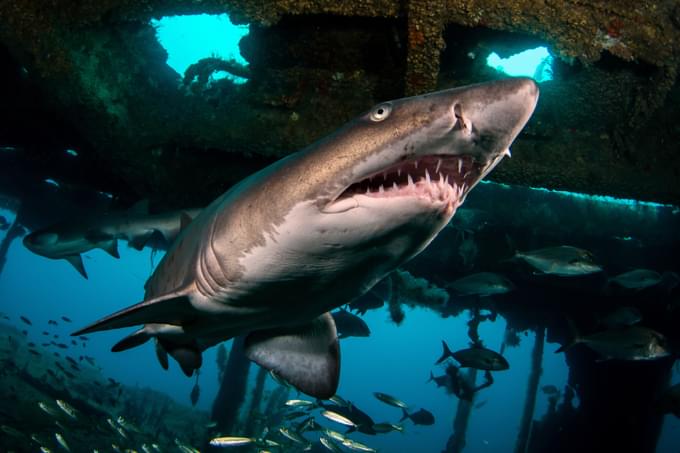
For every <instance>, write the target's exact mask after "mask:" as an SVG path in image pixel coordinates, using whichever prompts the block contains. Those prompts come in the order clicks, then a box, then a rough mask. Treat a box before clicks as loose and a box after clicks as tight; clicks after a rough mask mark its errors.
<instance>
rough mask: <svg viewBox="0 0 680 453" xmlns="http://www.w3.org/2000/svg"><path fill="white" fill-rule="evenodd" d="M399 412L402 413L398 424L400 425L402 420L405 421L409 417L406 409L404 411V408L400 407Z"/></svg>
mask: <svg viewBox="0 0 680 453" xmlns="http://www.w3.org/2000/svg"><path fill="white" fill-rule="evenodd" d="M401 411H402V412H403V413H404V415H402V416H401V418H400V419H399V423H401V422H403V421H404V420H406V419H407V418H409V415H408V412H406V409H404V408H403V407H402V408H401Z"/></svg>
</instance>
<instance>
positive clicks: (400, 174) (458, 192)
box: [339, 155, 489, 212]
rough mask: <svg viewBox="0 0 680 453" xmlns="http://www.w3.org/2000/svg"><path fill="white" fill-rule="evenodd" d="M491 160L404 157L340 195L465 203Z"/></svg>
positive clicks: (464, 156) (456, 157) (452, 156)
mask: <svg viewBox="0 0 680 453" xmlns="http://www.w3.org/2000/svg"><path fill="white" fill-rule="evenodd" d="M488 167H489V165H488V162H479V161H477V160H476V159H475V158H474V157H472V156H469V155H450V156H446V155H430V156H420V157H418V158H417V160H416V159H414V160H410V159H409V160H403V161H399V162H397V163H395V164H393V165H392V166H390V167H387V168H383V169H381V170H380V171H378V172H376V173H373V174H372V175H369V176H366V177H365V178H364V179H362V180H360V181H357V182H356V183H354V184H352V185H351V186H350V187H348V188H347V189H346V190H345V192H344V193H343V194H342V195H341V196H340V197H339V198H343V197H346V196H350V197H351V196H353V195H358V194H361V195H365V196H370V197H374V198H376V197H379V198H390V197H399V196H415V197H418V198H422V199H426V200H427V199H429V200H431V201H433V202H438V203H439V202H443V203H445V204H446V206H447V212H448V210H449V208H450V207H451V208H453V207H457V206H459V205H460V203H462V200H463V199H464V197H465V195H466V194H467V192H468V191H469V190H470V188H471V187H472V186H474V185H475V184H476V183H477V180H478V179H479V178H480V177H481V176H483V175H484V172H485V169H486V168H488Z"/></svg>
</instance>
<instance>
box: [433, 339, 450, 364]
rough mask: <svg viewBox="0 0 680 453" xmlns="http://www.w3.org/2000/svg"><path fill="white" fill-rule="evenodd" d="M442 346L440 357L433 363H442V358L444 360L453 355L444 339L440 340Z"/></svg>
mask: <svg viewBox="0 0 680 453" xmlns="http://www.w3.org/2000/svg"><path fill="white" fill-rule="evenodd" d="M442 348H443V349H444V350H443V351H442V355H441V357H439V359H438V360H437V361H436V362H435V365H438V364H440V363H442V362H443V361H444V360H446V359H447V358H449V357H453V352H451V350H450V349H449V345H447V344H446V341H444V340H442Z"/></svg>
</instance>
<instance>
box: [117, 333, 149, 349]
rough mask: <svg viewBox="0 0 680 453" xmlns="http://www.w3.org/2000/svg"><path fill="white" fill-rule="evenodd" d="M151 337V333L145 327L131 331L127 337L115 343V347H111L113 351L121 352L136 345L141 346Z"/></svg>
mask: <svg viewBox="0 0 680 453" xmlns="http://www.w3.org/2000/svg"><path fill="white" fill-rule="evenodd" d="M149 338H150V337H149V335H148V334H147V333H146V331H145V330H144V329H143V328H142V329H139V330H137V331H135V332H133V333H131V334H130V335H128V336H127V337H125V338H123V339H122V340H120V341H119V342H118V343H116V344H114V345H113V347H112V348H111V351H113V352H120V351H125V350H127V349H130V348H134V347H136V346H140V345H142V344H144V343H146V342H147V341H149Z"/></svg>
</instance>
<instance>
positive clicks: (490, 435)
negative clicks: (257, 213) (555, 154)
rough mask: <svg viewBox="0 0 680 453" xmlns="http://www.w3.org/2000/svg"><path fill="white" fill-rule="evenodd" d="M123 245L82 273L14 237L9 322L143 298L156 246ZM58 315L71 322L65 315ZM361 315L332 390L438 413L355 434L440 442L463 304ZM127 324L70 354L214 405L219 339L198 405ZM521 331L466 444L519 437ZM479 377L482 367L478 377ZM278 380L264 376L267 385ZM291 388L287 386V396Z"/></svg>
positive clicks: (488, 334)
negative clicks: (399, 427)
mask: <svg viewBox="0 0 680 453" xmlns="http://www.w3.org/2000/svg"><path fill="white" fill-rule="evenodd" d="M0 214H2V215H5V217H6V218H8V220H10V222H11V221H12V219H13V217H12V216H13V213H11V212H9V211H3V212H2V213H0ZM1 238H2V233H0V239H1ZM123 244H124V243H123ZM427 253H428V252H427V251H426V252H425V254H427ZM120 254H121V257H120V259H119V260H117V259H114V258H112V257H111V256H109V255H107V254H106V253H105V252H103V251H101V250H94V251H91V252H88V253H86V254H84V262H85V266H86V267H87V269H88V273H89V280H85V279H83V278H81V277H80V275H78V274H77V273H76V272H75V271H74V269H73V268H71V266H70V265H69V264H68V263H66V262H65V261H63V260H57V261H52V260H48V259H45V258H42V257H40V256H37V255H33V254H31V253H30V252H29V251H28V250H26V249H25V248H24V247H23V246H22V245H21V243H20V241H15V242H14V244H13V245H12V246H11V248H10V250H9V253H8V255H7V263H6V265H5V268H4V270H3V272H2V274H0V300H2V301H4V303H3V307H2V312H3V313H4V314H6V315H7V316H8V317H9V318H10V320H9V321H8V322H10V323H12V324H14V325H16V326H17V327H18V328H19V329H21V328H27V330H28V340H29V341H31V340H32V341H35V342H36V343H37V342H39V341H40V340H41V338H40V331H42V330H43V329H46V328H47V327H48V320H50V319H54V320H58V323H59V326H58V327H55V328H51V331H52V332H53V333H57V334H59V335H60V336H61V337H63V338H67V336H68V335H69V334H70V333H71V332H73V331H74V330H75V329H76V328H80V327H82V326H84V325H86V324H88V323H90V322H92V321H93V320H95V319H98V318H100V317H101V316H103V315H106V314H108V313H111V312H114V311H116V310H118V309H120V308H122V307H125V306H128V305H130V304H132V303H135V302H137V301H140V300H141V299H142V296H143V289H142V288H143V284H144V282H145V280H146V279H147V278H148V276H149V275H150V274H151V272H152V270H153V265H154V264H155V263H157V262H158V261H159V260H160V257H161V255H160V253H159V254H152V252H151V250H149V249H148V248H147V249H144V250H143V251H141V252H137V251H135V250H132V249H130V248H128V247H125V246H124V245H122V246H121V247H120ZM19 316H24V317H26V318H28V319H30V320H31V322H32V324H33V325H32V326H26V325H23V324H22V322H21V321H19ZM62 316H67V317H68V318H69V319H70V320H71V321H72V322H65V321H63V320H62V319H61V317H62ZM363 319H364V320H365V321H366V322H367V324H368V325H369V327H370V329H371V336H370V337H368V338H347V339H343V340H341V348H342V370H341V381H340V387H339V389H338V394H339V395H341V396H342V397H343V398H345V399H347V400H350V401H352V403H353V404H355V405H356V406H357V407H359V408H360V409H361V410H363V411H365V412H367V413H368V414H369V415H371V417H373V419H374V420H375V421H376V422H390V423H397V422H398V420H399V419H400V418H401V413H400V411H399V410H398V409H397V408H394V407H391V406H387V405H385V404H384V403H382V402H380V401H378V400H377V399H375V398H374V397H373V396H372V394H373V392H384V393H388V394H390V395H393V396H395V397H397V398H399V399H401V400H402V401H405V402H406V403H408V404H409V406H410V408H411V410H412V411H413V410H417V409H419V408H425V409H427V410H429V411H430V412H432V413H433V414H434V416H435V420H436V422H435V424H434V425H433V426H415V425H413V423H411V422H410V421H406V422H405V423H403V425H404V427H405V429H404V432H403V433H398V432H392V433H389V434H382V435H377V436H368V435H365V434H361V433H355V434H354V435H353V436H352V438H353V439H355V440H359V441H361V442H363V443H365V444H367V445H370V446H371V447H374V448H377V449H379V450H380V451H385V452H411V451H423V452H426V451H427V452H430V451H431V452H438V451H442V450H443V448H444V446H445V445H446V442H447V439H448V438H449V436H450V435H451V430H452V428H451V427H452V422H453V419H454V417H455V413H456V408H457V405H458V404H459V402H458V399H457V398H456V397H455V396H453V395H449V394H446V393H445V392H444V391H443V389H441V388H437V387H436V386H435V385H434V383H433V382H429V383H428V382H427V380H428V377H429V373H430V371H432V372H433V373H434V374H435V375H441V374H443V367H442V366H435V365H434V362H435V360H436V359H437V358H438V357H439V355H440V354H441V345H440V344H441V340H445V341H446V342H447V343H448V344H449V345H450V346H451V348H452V349H458V348H464V347H466V346H467V344H468V342H469V338H468V336H467V324H466V323H467V321H468V320H469V315H468V313H467V312H464V313H462V314H461V315H459V316H457V317H455V318H453V317H448V318H442V317H441V316H440V315H439V314H437V313H434V312H432V311H429V310H427V309H423V308H416V309H408V308H406V316H405V321H404V322H403V323H402V324H401V325H399V326H398V325H396V324H395V323H394V322H392V321H391V320H390V318H389V314H388V311H387V308H386V307H383V308H382V309H379V310H370V311H368V312H367V313H366V315H365V316H364V317H363ZM132 330H133V329H130V332H131V331H132ZM504 331H505V321H504V320H503V319H502V318H501V317H499V318H497V320H496V321H495V322H483V323H482V324H481V326H480V328H479V334H480V336H481V338H482V339H483V341H484V343H485V345H486V346H487V347H489V348H491V349H494V350H499V349H500V348H501V345H502V343H503V336H504ZM125 334H126V332H124V331H122V330H120V331H110V332H102V333H96V334H92V335H90V336H89V337H90V340H89V341H88V342H87V346H86V347H82V346H81V345H80V344H79V345H78V346H75V347H73V348H72V349H71V350H70V351H68V352H70V353H71V354H73V355H74V356H75V355H78V354H83V353H86V354H88V355H91V356H93V357H94V358H95V360H96V362H97V364H98V366H99V367H101V371H102V373H103V375H105V376H107V377H112V378H114V379H116V380H117V381H120V382H121V383H123V384H124V385H126V386H131V387H141V388H144V387H149V388H153V389H156V390H159V391H161V392H163V393H166V394H167V395H169V396H170V397H172V398H173V399H175V400H176V401H177V402H178V403H181V404H183V405H185V410H186V411H208V412H209V411H210V409H211V404H212V402H213V400H214V398H215V395H216V394H217V390H218V379H217V373H218V367H217V365H216V348H211V349H209V350H208V351H206V352H205V353H204V365H203V367H202V368H201V373H200V377H199V381H198V382H199V384H200V387H201V395H200V398H199V401H198V404H197V405H196V407H195V408H191V406H190V402H189V394H190V392H191V389H192V387H193V385H194V378H187V377H186V376H184V375H183V374H182V372H181V371H180V370H179V368H178V367H177V366H176V364H175V363H171V366H170V369H169V370H168V371H164V370H162V369H161V368H160V366H159V365H158V364H157V363H156V359H155V354H154V351H153V347H152V346H151V343H148V344H146V345H143V346H142V347H139V348H133V349H131V350H129V351H125V352H122V353H112V352H110V350H109V349H110V347H111V345H112V344H114V343H115V342H116V341H118V340H119V339H120V338H122V337H123V336H124V335H125ZM520 338H521V342H520V345H519V346H518V347H507V348H506V349H505V354H504V355H505V357H506V358H507V360H508V361H509V363H510V364H511V367H510V370H508V371H502V372H496V373H494V380H495V382H494V384H493V385H492V386H491V387H490V388H487V389H484V390H482V391H480V392H479V393H478V394H477V395H476V397H475V400H474V404H475V405H479V406H480V407H479V408H475V409H473V411H472V416H471V419H470V422H469V427H468V430H467V438H466V441H467V442H466V445H467V446H466V448H465V450H464V451H466V452H498V453H501V452H507V451H510V450H511V449H512V448H513V446H514V444H515V441H516V439H517V435H518V429H519V423H520V415H521V413H522V408H523V404H524V398H525V396H526V388H527V381H528V375H529V371H530V357H531V350H532V348H533V343H534V334H533V333H527V334H521V335H520ZM229 343H231V342H227V344H229ZM557 346H558V345H556V344H550V343H546V347H545V351H544V354H543V363H542V370H543V371H542V374H541V378H540V384H539V388H541V387H543V386H544V385H554V386H556V387H557V388H559V389H561V388H564V386H565V385H566V383H567V372H568V368H567V366H566V363H565V356H564V354H555V353H554V352H553V351H554V350H555V349H556V348H557ZM18 365H20V364H18ZM256 368H257V367H251V369H250V378H249V386H248V390H247V393H248V392H249V391H250V390H251V388H252V386H253V385H254V376H255V374H256ZM480 380H481V373H480V377H478V382H479V381H480ZM678 381H680V375H679V374H678V373H674V375H673V383H676V382H678ZM276 386H277V384H276V383H274V381H273V380H271V379H270V378H267V383H266V388H267V389H268V390H271V389H273V388H275V387H276ZM293 395H294V393H291V397H293ZM301 397H302V398H304V395H302V396H301ZM623 397H624V398H625V395H624V396H623ZM480 403H481V404H480ZM577 404H578V402H577ZM245 406H246V405H244V407H245ZM547 408H548V396H547V395H545V394H544V393H542V392H539V393H538V396H537V401H536V407H535V411H534V419H535V420H538V419H540V418H541V417H542V416H543V415H544V414H545V412H546V410H547ZM320 421H321V422H322V424H324V425H326V426H328V427H331V428H336V429H337V426H333V423H332V422H326V423H324V421H323V419H321V418H320ZM678 439H680V421H679V420H678V419H676V418H674V417H673V416H672V415H668V416H666V417H665V420H664V428H663V433H662V435H661V437H660V441H659V443H658V448H657V451H658V452H674V451H677V446H678Z"/></svg>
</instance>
